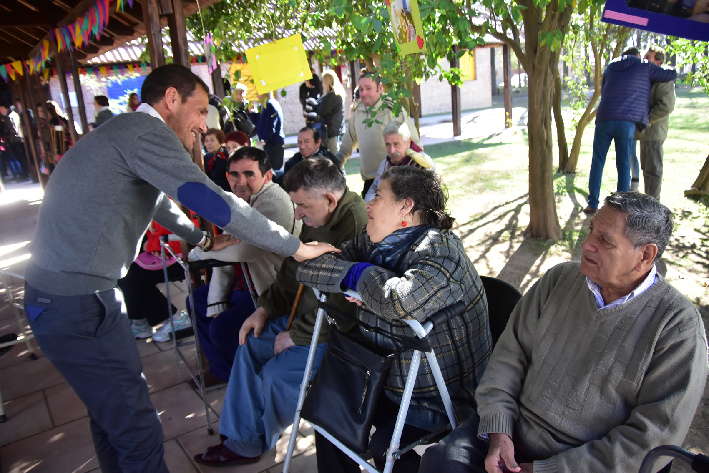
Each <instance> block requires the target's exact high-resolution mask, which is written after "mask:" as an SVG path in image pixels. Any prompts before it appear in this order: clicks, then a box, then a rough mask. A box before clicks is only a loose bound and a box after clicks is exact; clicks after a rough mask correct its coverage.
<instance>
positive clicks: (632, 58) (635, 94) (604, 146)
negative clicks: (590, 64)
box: [584, 48, 677, 215]
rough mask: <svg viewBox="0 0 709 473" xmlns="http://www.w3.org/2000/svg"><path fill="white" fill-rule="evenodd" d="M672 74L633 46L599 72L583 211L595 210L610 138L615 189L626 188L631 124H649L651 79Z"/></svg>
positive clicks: (672, 76)
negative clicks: (614, 171)
mask: <svg viewBox="0 0 709 473" xmlns="http://www.w3.org/2000/svg"><path fill="white" fill-rule="evenodd" d="M676 77H677V72H676V71H674V70H671V69H663V68H661V67H658V66H656V65H654V64H651V63H649V62H648V61H643V60H641V59H640V53H639V51H638V50H637V48H630V49H628V50H627V51H625V52H624V53H623V55H622V56H621V57H619V58H617V59H614V60H613V61H611V62H610V64H608V67H606V70H605V71H603V83H602V85H601V103H600V104H599V105H598V113H597V114H596V133H595V135H594V137H593V161H592V162H591V176H590V178H589V182H588V189H589V191H588V207H586V208H585V209H584V212H585V213H586V214H588V215H593V214H595V213H596V212H597V211H598V199H599V194H600V192H601V178H602V176H603V166H604V165H605V164H606V154H608V148H610V145H611V141H615V153H616V158H615V162H616V169H617V170H618V191H622V192H624V191H627V190H629V189H630V151H631V146H632V144H633V136H634V134H635V126H636V125H637V126H638V129H640V130H642V129H644V128H646V127H647V126H648V125H649V124H650V119H649V112H650V87H651V82H669V81H671V80H674V79H675V78H676Z"/></svg>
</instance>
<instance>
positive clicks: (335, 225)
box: [258, 190, 367, 345]
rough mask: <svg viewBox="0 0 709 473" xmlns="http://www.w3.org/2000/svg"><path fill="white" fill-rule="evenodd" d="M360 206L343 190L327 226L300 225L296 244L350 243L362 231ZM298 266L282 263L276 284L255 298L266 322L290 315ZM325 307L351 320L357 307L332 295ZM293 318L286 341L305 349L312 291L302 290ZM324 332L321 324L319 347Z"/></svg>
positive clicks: (364, 218)
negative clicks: (289, 340) (332, 307)
mask: <svg viewBox="0 0 709 473" xmlns="http://www.w3.org/2000/svg"><path fill="white" fill-rule="evenodd" d="M364 206H365V204H364V201H363V200H362V198H361V197H360V196H359V195H358V194H355V193H354V192H351V191H349V190H346V191H345V194H344V195H343V196H342V199H341V200H340V203H339V204H338V205H337V208H336V209H335V212H334V213H333V215H332V218H331V219H330V221H329V222H328V224H327V225H324V226H322V227H309V226H307V225H303V229H302V230H301V232H300V241H302V242H304V243H307V242H310V241H320V242H326V243H330V244H331V245H333V246H335V247H337V248H339V247H340V246H341V245H342V244H343V243H344V242H346V241H347V240H352V239H353V238H354V237H355V236H357V235H359V234H360V233H362V229H363V228H364V226H365V225H366V223H367V210H366V209H365V207H364ZM298 266H300V263H298V262H297V261H296V260H295V259H293V257H292V256H289V257H288V258H286V259H285V260H283V264H282V265H281V269H280V270H279V271H278V274H277V275H276V281H275V282H274V283H273V284H271V286H270V287H269V288H268V289H266V290H265V291H264V292H263V294H261V296H260V297H259V299H258V306H259V307H263V308H264V309H265V310H266V312H267V313H268V317H269V318H276V317H282V316H283V315H285V314H290V312H291V309H292V307H293V303H294V301H295V295H296V293H297V292H298V281H296V279H295V273H296V271H297V270H298ZM328 304H329V305H332V306H334V307H336V308H338V309H340V310H342V311H344V312H347V313H348V314H350V315H352V316H353V317H356V315H357V306H356V305H355V304H353V303H351V302H348V301H347V300H346V299H345V297H344V296H343V295H342V294H332V295H331V296H330V297H329V298H328ZM296 316H297V318H296V320H295V322H293V326H292V327H291V329H290V332H289V333H290V338H291V340H293V343H295V344H296V345H309V344H310V340H311V339H312V336H313V328H314V326H315V319H316V317H317V299H316V298H315V294H314V293H313V291H312V289H310V288H305V292H304V293H303V297H302V299H301V300H300V304H299V305H298V311H297V312H296ZM348 328H349V327H348ZM328 332H329V330H328V324H323V326H322V328H321V330H320V337H319V339H318V341H319V343H325V342H326V341H327V335H328Z"/></svg>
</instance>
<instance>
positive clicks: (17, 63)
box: [12, 61, 22, 75]
mask: <svg viewBox="0 0 709 473" xmlns="http://www.w3.org/2000/svg"><path fill="white" fill-rule="evenodd" d="M12 67H14V68H15V70H16V71H17V72H19V73H20V75H22V61H15V62H13V63H12Z"/></svg>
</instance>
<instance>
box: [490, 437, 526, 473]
mask: <svg viewBox="0 0 709 473" xmlns="http://www.w3.org/2000/svg"><path fill="white" fill-rule="evenodd" d="M488 438H489V439H490V449H489V450H488V452H487V457H485V471H487V473H507V472H513V473H532V472H533V468H532V463H520V464H517V462H516V461H515V446H514V444H513V443H512V439H511V438H510V437H509V436H508V435H507V434H488Z"/></svg>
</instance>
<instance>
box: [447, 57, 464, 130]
mask: <svg viewBox="0 0 709 473" xmlns="http://www.w3.org/2000/svg"><path fill="white" fill-rule="evenodd" d="M459 62H460V61H459V60H458V46H453V51H452V56H451V62H450V67H451V68H454V67H455V68H457V67H459ZM460 108H461V103H460V87H458V86H457V85H451V116H452V118H453V136H460V135H461V134H462V130H461V126H460V119H461V111H460Z"/></svg>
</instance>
